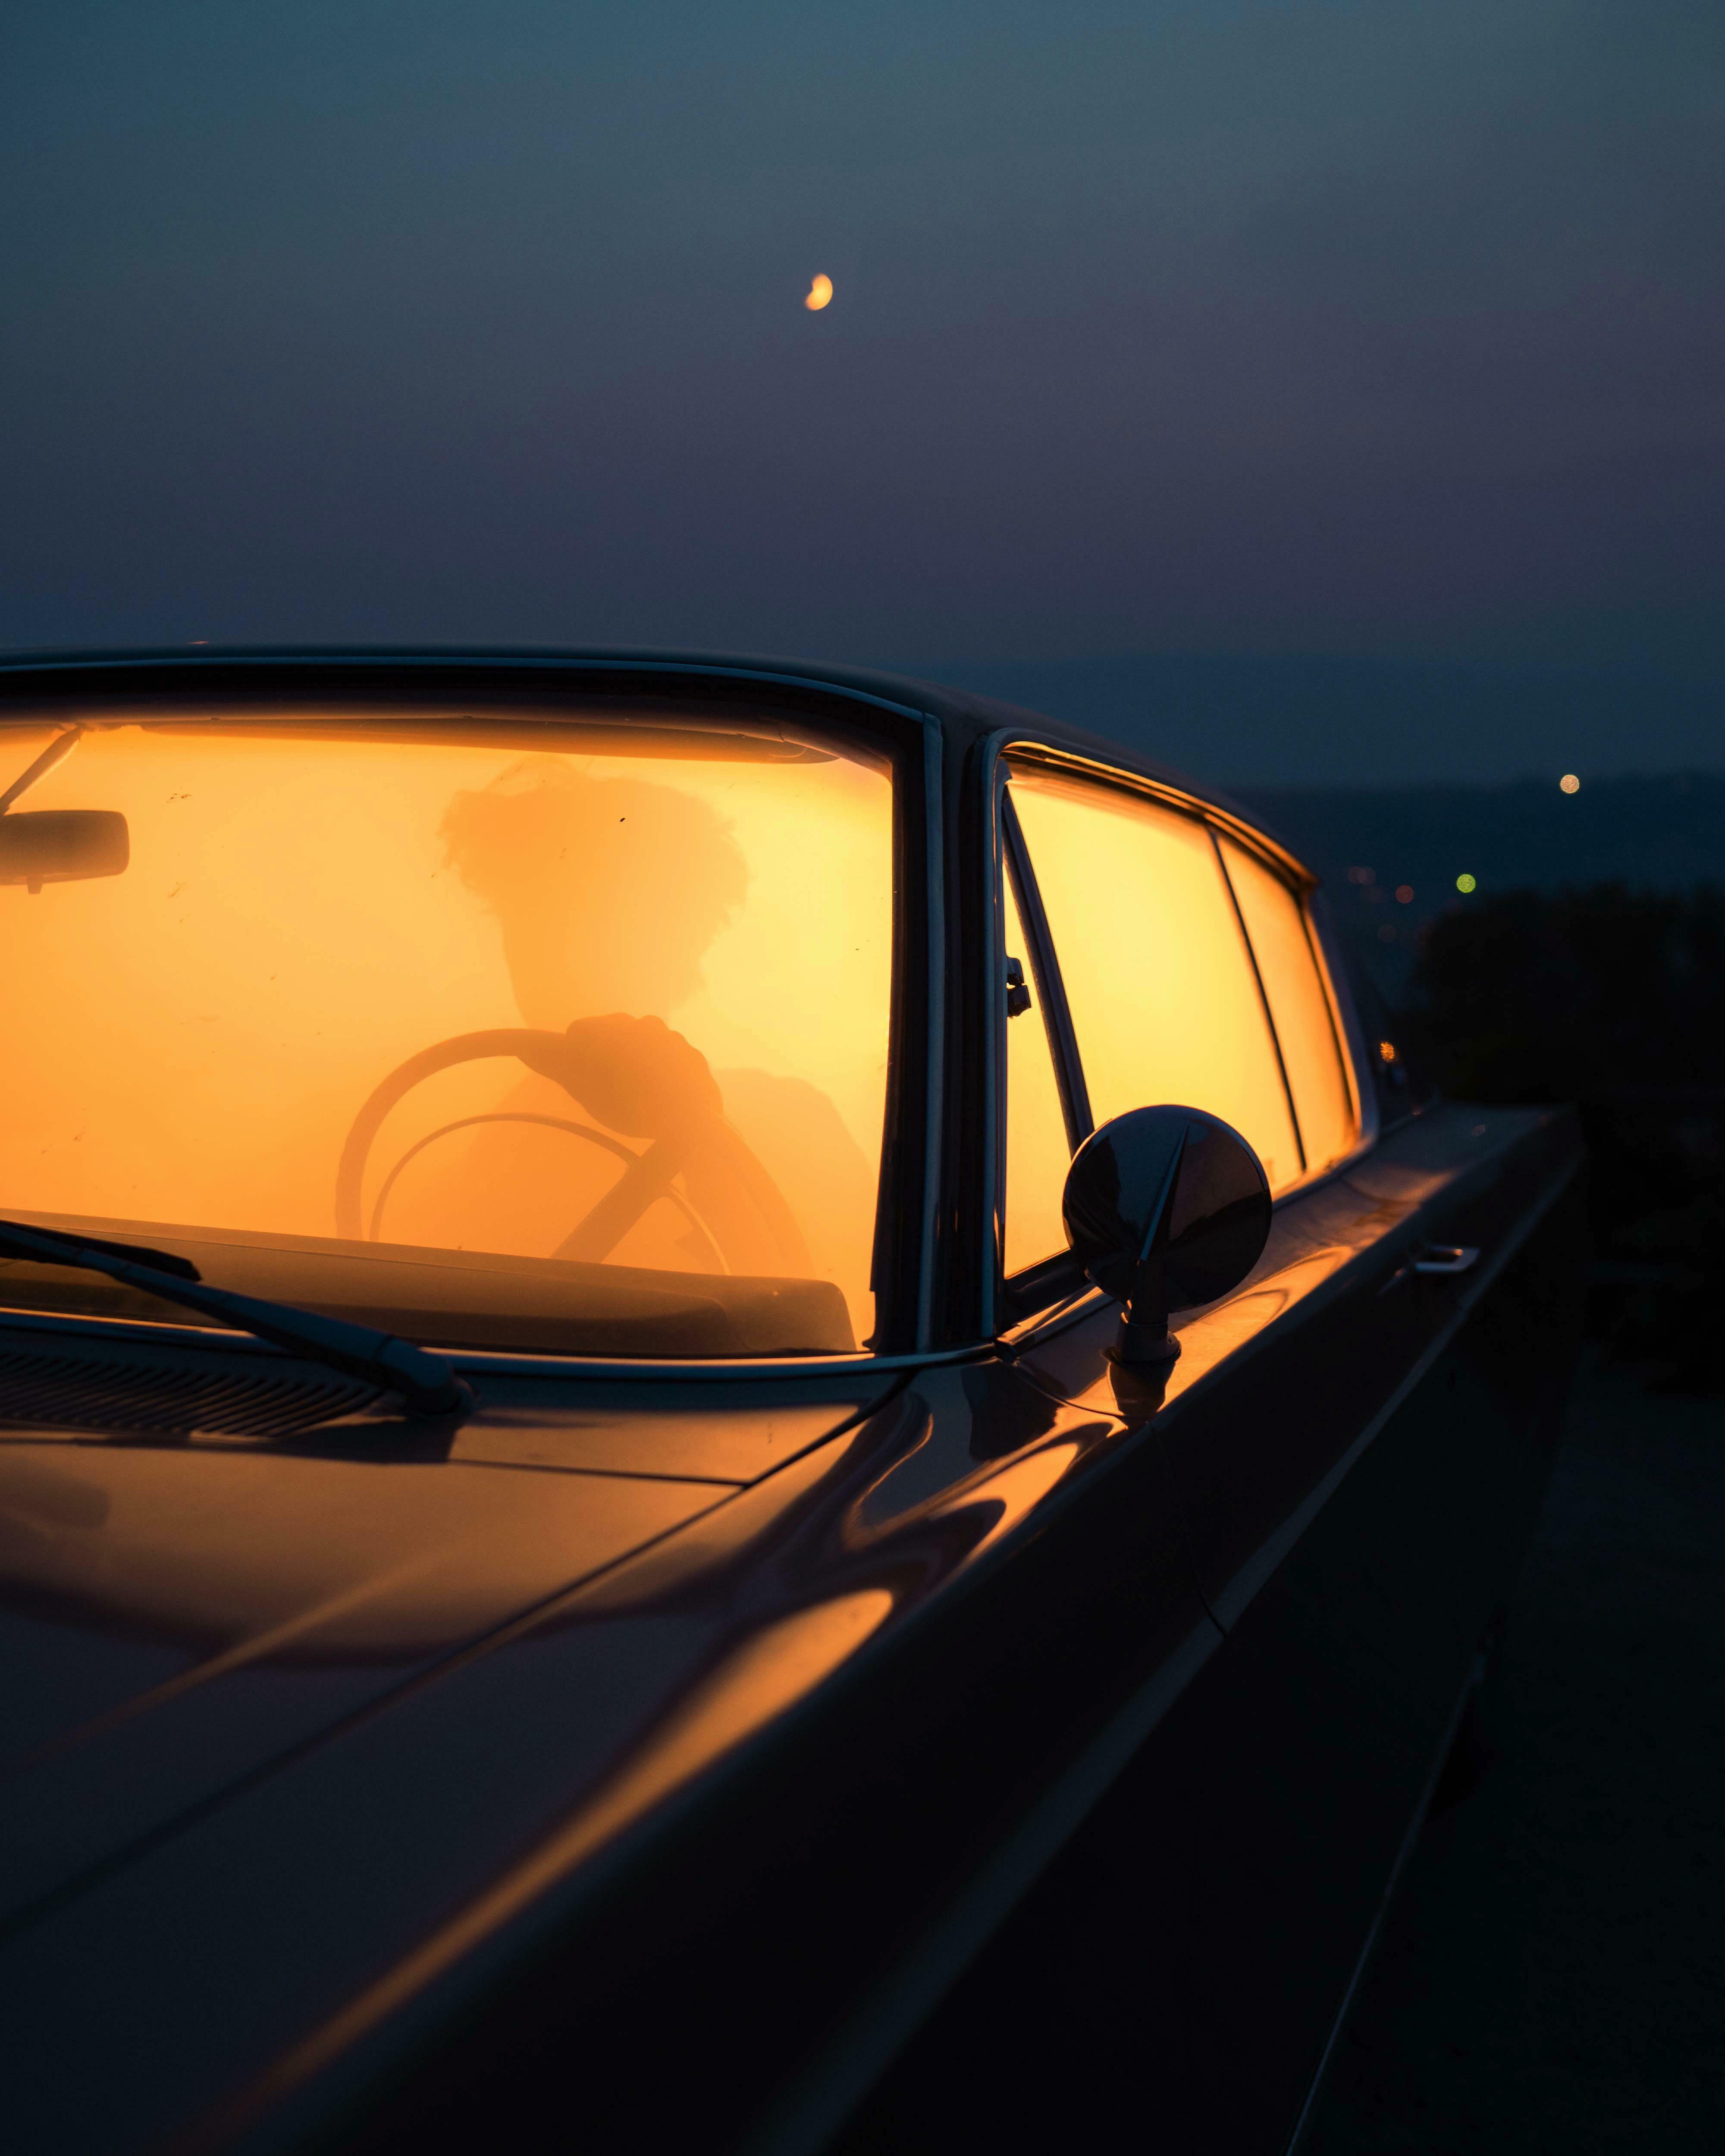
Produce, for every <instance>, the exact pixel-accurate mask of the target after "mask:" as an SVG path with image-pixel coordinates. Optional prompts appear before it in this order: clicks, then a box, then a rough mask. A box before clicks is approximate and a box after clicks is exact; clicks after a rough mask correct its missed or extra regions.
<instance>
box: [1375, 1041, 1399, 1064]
mask: <svg viewBox="0 0 1725 2156" xmlns="http://www.w3.org/2000/svg"><path fill="white" fill-rule="evenodd" d="M1378 1055H1380V1056H1381V1057H1382V1058H1383V1059H1384V1061H1385V1062H1386V1063H1394V1060H1395V1043H1394V1041H1393V1040H1380V1041H1379V1042H1378Z"/></svg>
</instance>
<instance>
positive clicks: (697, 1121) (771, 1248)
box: [336, 1016, 813, 1276]
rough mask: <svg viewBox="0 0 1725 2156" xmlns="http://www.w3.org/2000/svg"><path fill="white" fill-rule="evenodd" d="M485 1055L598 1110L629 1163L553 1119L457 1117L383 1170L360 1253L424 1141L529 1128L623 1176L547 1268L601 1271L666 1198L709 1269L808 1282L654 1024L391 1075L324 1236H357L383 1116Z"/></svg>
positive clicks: (443, 1047)
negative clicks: (574, 1146) (683, 1179)
mask: <svg viewBox="0 0 1725 2156" xmlns="http://www.w3.org/2000/svg"><path fill="white" fill-rule="evenodd" d="M494 1056H511V1057H513V1058H515V1059H516V1060H517V1061H519V1062H521V1063H524V1064H526V1066H527V1068H528V1069H529V1070H533V1071H536V1072H537V1073H538V1074H539V1075H541V1076H542V1077H547V1078H552V1079H555V1080H556V1081H557V1083H558V1084H560V1085H561V1086H562V1087H563V1088H564V1090H565V1091H567V1093H568V1094H569V1095H570V1096H571V1097H572V1099H573V1100H575V1101H577V1102H578V1104H579V1105H580V1106H583V1107H589V1106H590V1101H601V1102H603V1110H598V1109H593V1110H592V1112H596V1113H601V1114H602V1118H603V1120H604V1121H606V1122H610V1123H611V1124H612V1125H613V1127H614V1128H619V1129H624V1130H625V1131H627V1132H628V1133H629V1135H630V1136H631V1137H647V1138H648V1139H649V1141H650V1142H649V1144H648V1145H647V1146H645V1147H644V1148H643V1150H642V1151H640V1152H632V1151H631V1150H630V1148H629V1147H628V1146H626V1145H624V1143H623V1142H622V1141H621V1140H620V1139H619V1138H615V1137H610V1136H609V1135H608V1133H607V1132H603V1131H598V1130H594V1129H593V1128H592V1127H590V1126H589V1125H588V1124H586V1123H578V1122H572V1121H567V1120H566V1119H564V1118H563V1117H562V1116H537V1115H526V1114H519V1113H516V1112H513V1111H509V1110H498V1111H494V1112H493V1113H491V1114H490V1115H484V1116H462V1117H460V1118H459V1120H457V1121H456V1122H450V1123H445V1124H444V1125H443V1126H442V1127H441V1128H440V1129H438V1130H435V1131H433V1132H430V1134H429V1136H428V1137H423V1138H421V1139H419V1140H418V1142H416V1143H415V1144H414V1145H413V1146H410V1147H408V1151H407V1152H404V1153H403V1155H402V1157H401V1158H400V1159H399V1160H398V1161H397V1162H396V1163H395V1165H394V1167H393V1168H391V1170H390V1172H389V1173H388V1176H387V1177H386V1178H384V1181H383V1183H382V1188H380V1190H379V1191H378V1193H377V1199H376V1200H375V1201H374V1203H373V1204H372V1218H371V1222H370V1235H369V1240H372V1241H373V1242H375V1241H376V1240H377V1234H378V1229H379V1228H380V1227H381V1225H382V1214H383V1206H384V1204H385V1202H386V1200H387V1199H388V1196H389V1193H390V1191H391V1189H392V1188H393V1186H394V1183H395V1181H396V1178H397V1177H398V1176H399V1174H400V1173H401V1171H402V1170H403V1168H405V1167H406V1166H407V1164H408V1161H409V1160H411V1159H412V1158H413V1156H414V1154H416V1153H418V1152H422V1151H423V1150H424V1148H425V1147H427V1146H429V1145H430V1144H431V1143H432V1142H434V1140H435V1139H438V1138H440V1137H445V1136H447V1135H448V1134H449V1132H452V1131H457V1130H462V1129H467V1128H470V1127H472V1126H474V1125H475V1124H478V1123H491V1122H526V1123H540V1124H546V1125H549V1126H550V1127H552V1128H553V1129H557V1130H562V1131H566V1132H568V1133H569V1134H570V1135H571V1136H572V1137H580V1138H583V1139H585V1140H586V1141H587V1142H588V1143H590V1144H593V1145H596V1146H599V1147H603V1150H605V1151H606V1152H612V1153H615V1154H617V1155H619V1157H620V1158H623V1159H624V1160H625V1161H627V1162H628V1163H629V1165H628V1166H627V1167H626V1168H624V1173H623V1174H622V1176H621V1177H620V1178H619V1180H618V1181H617V1182H616V1183H614V1184H613V1186H612V1187H611V1188H610V1189H609V1190H608V1191H607V1192H606V1193H604V1195H603V1197H602V1198H600V1199H598V1202H597V1203H596V1204H594V1205H593V1207H592V1208H591V1209H589V1210H588V1213H587V1214H586V1215H585V1216H584V1217H583V1219H581V1220H579V1221H578V1223H577V1224H576V1225H575V1226H574V1228H573V1229H571V1231H570V1232H569V1234H568V1235H566V1236H565V1237H564V1238H563V1240H562V1242H561V1243H559V1244H558V1245H557V1249H556V1250H554V1251H553V1252H552V1255H553V1256H554V1257H557V1258H572V1259H578V1260H585V1261H587V1262H588V1263H590V1264H597V1263H602V1262H603V1260H605V1259H606V1258H607V1257H608V1256H609V1255H610V1254H611V1252H612V1251H613V1250H614V1249H615V1248H616V1247H617V1245H618V1244H619V1243H620V1242H621V1241H622V1240H623V1239H624V1236H625V1235H627V1234H628V1233H629V1229H631V1228H633V1227H634V1224H635V1223H636V1221H637V1220H639V1219H640V1218H641V1216H642V1214H644V1213H645V1212H646V1210H647V1209H648V1208H649V1206H650V1205H651V1204H653V1203H654V1202H655V1199H660V1198H667V1199H670V1202H671V1203H672V1204H675V1206H676V1207H677V1208H678V1209H679V1210H680V1212H682V1213H683V1214H684V1215H685V1218H687V1219H689V1220H690V1221H691V1224H693V1226H694V1227H695V1229H696V1232H697V1233H698V1234H699V1235H700V1236H701V1240H703V1241H704V1242H705V1243H706V1245H707V1246H708V1248H709V1250H711V1251H712V1253H713V1254H714V1255H716V1257H717V1258H718V1260H719V1261H720V1266H721V1270H729V1271H733V1272H761V1271H763V1270H773V1269H774V1262H775V1261H776V1264H777V1268H778V1270H783V1271H784V1272H787V1273H793V1274H800V1275H805V1276H806V1275H807V1274H808V1273H809V1272H810V1271H812V1270H813V1267H812V1265H811V1264H810V1261H809V1250H808V1246H807V1245H806V1244H805V1243H804V1242H803V1235H802V1231H801V1230H800V1229H798V1225H797V1222H796V1219H795V1216H794V1215H793V1213H792V1212H791V1209H790V1207H789V1206H788V1204H786V1203H785V1200H784V1197H783V1193H781V1191H780V1190H779V1188H778V1184H777V1183H774V1181H773V1178H772V1177H771V1176H770V1175H769V1174H768V1172H767V1170H766V1169H765V1168H763V1167H762V1165H761V1163H760V1161H759V1160H758V1159H757V1157H756V1155H755V1154H754V1153H753V1152H752V1151H751V1150H750V1148H749V1147H747V1145H746V1144H745V1143H744V1142H743V1141H742V1138H741V1137H738V1135H737V1132H735V1131H734V1130H733V1129H732V1127H731V1126H730V1124H729V1123H727V1122H726V1120H725V1118H724V1116H723V1115H722V1114H721V1112H720V1110H719V1105H718V1088H717V1087H716V1086H715V1085H714V1083H713V1081H712V1075H711V1071H710V1070H708V1069H707V1067H706V1060H705V1059H704V1058H703V1057H701V1055H699V1054H698V1053H697V1051H696V1050H694V1049H692V1048H691V1047H690V1046H689V1045H688V1044H687V1042H685V1041H684V1040H682V1039H680V1036H679V1035H677V1034H673V1033H671V1032H670V1030H669V1029H668V1028H666V1027H665V1026H664V1025H663V1024H661V1023H660V1021H659V1020H657V1019H630V1018H624V1017H621V1016H618V1017H613V1018H606V1019H578V1020H577V1021H576V1023H575V1024H573V1025H572V1026H571V1027H570V1028H569V1030H568V1032H567V1033H566V1034H564V1033H552V1032H549V1031H544V1030H541V1029H538V1028H536V1027H526V1026H497V1027H492V1028H490V1029H486V1030H485V1031H484V1032H480V1033H460V1034H454V1035H453V1036H452V1037H451V1038H450V1039H448V1040H440V1041H438V1042H436V1043H434V1045H432V1046H431V1047H429V1048H424V1049H421V1050H420V1051H419V1053H418V1055H410V1056H409V1057H408V1059H407V1060H406V1062H404V1063H400V1064H398V1065H397V1066H396V1067H395V1069H394V1070H392V1071H391V1072H390V1073H389V1075H388V1077H386V1078H384V1079H383V1080H382V1081H381V1082H380V1083H379V1084H378V1085H377V1086H375V1087H374V1088H373V1089H372V1092H371V1094H370V1095H369V1096H368V1097H367V1100H366V1101H365V1103H364V1105H363V1106H362V1107H361V1109H360V1111H359V1113H358V1114H357V1116H355V1117H354V1119H353V1127H352V1129H351V1130H350V1131H349V1132H348V1133H347V1142H346V1143H345V1144H344V1145H343V1147H342V1148H341V1165H340V1167H339V1168H338V1169H337V1171H336V1234H337V1235H345V1236H349V1237H352V1239H353V1240H355V1241H358V1240H362V1237H364V1235H365V1233H366V1230H365V1229H364V1227H363V1226H362V1212H361V1197H362V1189H363V1186H364V1179H365V1171H366V1163H367V1160H368V1159H369V1158H370V1156H371V1150H372V1143H373V1142H374V1141H375V1139H376V1137H377V1132H378V1131H379V1130H380V1129H381V1128H382V1123H383V1119H384V1117H385V1116H387V1115H388V1113H389V1111H390V1110H391V1109H392V1108H393V1107H394V1106H396V1104H397V1103H398V1101H401V1100H402V1099H403V1097H404V1096H406V1095H407V1094H408V1093H410V1092H411V1091H413V1088H414V1086H418V1085H419V1084H421V1083H422V1082H423V1081H424V1080H426V1079H427V1078H429V1077H432V1076H434V1075H435V1074H436V1073H437V1072H439V1071H440V1070H450V1069H452V1068H453V1067H454V1065H457V1064H459V1063H475V1062H481V1061H484V1060H487V1059H489V1058H490V1057H494ZM680 1168H686V1169H687V1170H688V1171H689V1173H690V1174H691V1175H692V1176H695V1177H696V1178H698V1180H699V1182H700V1184H701V1189H700V1210H699V1211H698V1212H697V1210H696V1208H695V1206H694V1205H692V1204H691V1203H689V1202H688V1200H686V1199H685V1198H684V1197H683V1196H682V1195H681V1193H679V1192H677V1191H675V1190H673V1189H672V1188H670V1183H671V1178H673V1177H674V1176H675V1174H676V1173H677V1172H678V1170H679V1169H680ZM763 1258H765V1259H767V1260H768V1263H767V1264H765V1265H763V1264H762V1259H763Z"/></svg>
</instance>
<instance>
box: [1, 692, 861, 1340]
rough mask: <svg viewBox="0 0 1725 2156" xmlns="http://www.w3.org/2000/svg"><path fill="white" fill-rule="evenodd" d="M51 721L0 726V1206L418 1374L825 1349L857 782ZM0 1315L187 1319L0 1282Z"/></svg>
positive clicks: (761, 770) (498, 727) (843, 1249)
mask: <svg viewBox="0 0 1725 2156" xmlns="http://www.w3.org/2000/svg"><path fill="white" fill-rule="evenodd" d="M66 723H67V722H59V723H58V724H56V725H54V726H47V725H38V726H23V725H13V726H7V727H4V728H0V758H3V764H0V794H3V793H5V792H6V791H7V790H8V789H9V788H12V787H13V783H14V782H15V781H16V780H17V779H18V778H19V777H20V776H21V775H23V774H25V773H28V771H30V769H31V767H33V766H39V770H38V772H37V775H36V776H34V777H33V778H31V780H30V782H29V783H28V786H27V788H26V789H25V790H24V792H23V793H19V794H16V795H15V796H14V798H13V799H12V800H11V802H10V803H8V805H7V806H6V807H5V808H4V813H3V814H0V923H3V935H4V938H5V947H6V953H7V960H6V974H7V984H8V994H7V996H6V998H5V1001H4V1004H3V1006H0V1087H3V1091H4V1106H5V1112H4V1114H3V1116H0V1214H5V1215H8V1216H10V1217H13V1218H14V1219H24V1220H34V1221H38V1222H40V1223H43V1224H49V1225H53V1226H57V1227H61V1228H66V1229H84V1230H85V1231H87V1232H89V1233H91V1234H100V1235H108V1236H119V1237H125V1238H129V1239H131V1240H137V1241H141V1242H145V1243H148V1244H151V1245H155V1246H157V1247H160V1248H162V1249H166V1250H171V1251H174V1252H176V1253H178V1254H182V1255H186V1256H187V1257H190V1258H191V1259H192V1260H193V1261H194V1262H195V1263H196V1265H198V1269H199V1271H200V1272H201V1274H202V1275H203V1278H204V1279H205V1280H206V1281H212V1282H213V1283H215V1284H216V1285H218V1286H226V1287H231V1288H234V1289H236V1290H238V1291H240V1292H242V1293H246V1294H251V1295H256V1296H275V1297H277V1298H279V1299H280V1300H283V1301H292V1302H296V1303H300V1304H301V1305H304V1306H307V1307H310V1308H313V1309H318V1310H322V1311H326V1312H330V1313H331V1314H333V1315H336V1316H340V1317H347V1318H351V1319H353V1320H355V1321H356V1322H362V1323H366V1324H372V1325H375V1326H377V1327H381V1328H382V1329H385V1330H388V1331H392V1332H400V1333H403V1334H404V1335H406V1336H407V1337H410V1338H418V1339H422V1340H430V1341H435V1342H446V1343H449V1344H458V1345H459V1344H465V1345H470V1346H474V1347H519V1348H524V1349H537V1350H541V1351H547V1350H548V1351H553V1352H558V1351H560V1352H565V1353H581V1354H620V1355H665V1356H683V1355H700V1356H706V1355H727V1354H729V1355H734V1354H783V1353H807V1352H820V1351H834V1350H846V1349H850V1348H851V1347H854V1346H855V1345H856V1343H857V1342H866V1341H867V1340H868V1338H869V1337H870V1334H871V1333H872V1332H873V1330H874V1306H873V1298H872V1296H871V1293H870V1255H871V1250H872V1245H873V1240H874V1224H875V1193H876V1183H877V1180H878V1176H879V1169H880V1148H881V1126H882V1118H883V1114H884V1109H885V1101H886V1058H887V1038H888V1021H889V1005H890V1001H891V947H892V932H893V922H892V904H893V899H892V855H893V849H892V834H891V814H892V808H891V779H890V773H889V772H888V769H887V767H886V762H885V760H884V759H882V758H878V757H870V756H869V755H867V754H865V753H862V752H856V751H854V750H851V749H849V748H840V747H838V746H836V745H834V744H832V743H829V742H824V741H820V740H818V739H816V738H815V737H812V736H800V735H798V734H796V733H794V732H793V731H790V730H788V729H784V728H781V727H779V726H778V725H777V724H776V723H773V722H771V721H766V720H762V721H757V722H752V723H748V724H743V723H738V724H737V726H736V727H735V729H734V730H733V731H715V727H716V726H717V725H718V724H719V723H720V722H718V721H713V720H711V719H703V718H701V717H698V716H696V717H691V718H688V719H686V720H685V719H680V717H679V716H678V715H677V714H676V713H675V712H673V713H668V714H667V713H660V714H658V715H655V716H654V717H653V718H652V719H651V720H650V721H647V722H646V724H645V725H644V726H641V725H630V724H627V723H624V722H622V721H619V720H618V719H617V718H615V717H613V719H612V721H610V722H609V723H602V722H601V721H599V720H596V719H593V718H592V717H590V716H589V717H587V718H585V719H583V721H582V722H581V723H574V722H559V721H546V722H544V723H538V724H535V723H524V722H522V721H521V720H520V719H519V718H518V717H517V718H515V719H513V720H499V721H486V720H485V718H484V717H483V716H466V715H463V716H460V717H449V716H439V715H437V714H434V713H429V714H424V715H413V716H387V717H377V716H372V717H367V716H365V715H363V714H356V715H351V716H346V717H342V716H331V715H328V714H322V713H318V714H307V715H300V716H295V715H284V716H276V717H272V718H270V719H269V720H264V721H260V720H257V719H245V718H234V719H220V718H218V719H213V720H209V719H198V718H196V717H193V716H189V715H188V716H187V717H185V718H183V719H178V720H175V719H172V718H151V719H149V720H147V721H144V722H141V723H109V722H105V721H102V720H101V719H100V715H96V716H95V718H94V719H93V721H91V722H90V723H89V724H87V725H86V726H85V728H84V730H83V731H81V733H80V734H79V736H78V737H77V738H76V741H75V743H74V744H73V746H72V747H70V749H69V751H68V750H66V749H65V747H64V742H65V733H66ZM725 723H726V725H728V724H729V722H728V721H726V722H725ZM57 749H58V750H59V751H60V752H59V753H58V754H55V755H47V754H45V752H48V751H50V750H57ZM116 818H123V819H124V826H123V829H122V828H121V827H120V826H119V825H118V824H116V820H115V819H116ZM116 832H117V836H116ZM0 1303H3V1304H5V1305H7V1306H11V1307H13V1308H26V1309H36V1308H43V1307H49V1308H53V1309H56V1310H60V1311H69V1312H92V1313H97V1314H104V1315H128V1316H146V1315H147V1316H148V1317H151V1318H152V1319H161V1320H163V1321H167V1322H182V1323H194V1324H195V1323H203V1322H208V1321H207V1320H205V1319H200V1318H198V1317H193V1316H190V1315H188V1313H187V1312H176V1311H173V1310H172V1309H170V1308H169V1307H168V1306H167V1305H166V1304H162V1303H158V1302H156V1301H152V1300H151V1298H149V1297H147V1296H142V1295H140V1294H139V1293H137V1292H136V1291H134V1290H131V1289H126V1288H122V1287H120V1286H116V1284H115V1283H114V1282H112V1281H105V1280H103V1279H100V1278H99V1277H97V1276H93V1275H91V1276H80V1275H78V1274H75V1273H73V1272H71V1271H69V1270H65V1269H64V1268H58V1267H52V1266H44V1265H30V1264H28V1263H23V1262H13V1263H10V1264H7V1265H3V1266H0Z"/></svg>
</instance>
